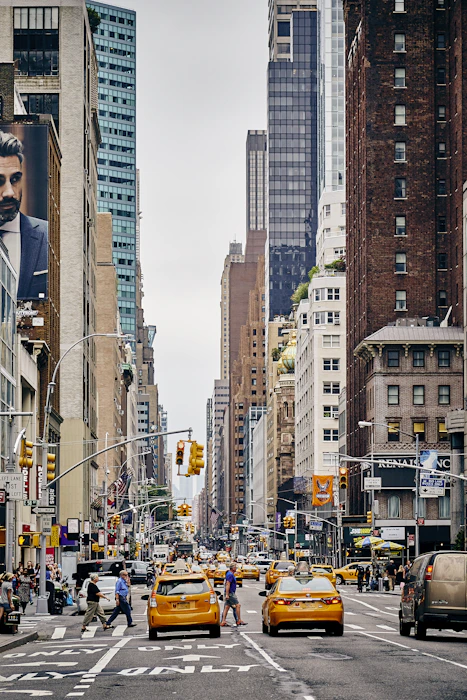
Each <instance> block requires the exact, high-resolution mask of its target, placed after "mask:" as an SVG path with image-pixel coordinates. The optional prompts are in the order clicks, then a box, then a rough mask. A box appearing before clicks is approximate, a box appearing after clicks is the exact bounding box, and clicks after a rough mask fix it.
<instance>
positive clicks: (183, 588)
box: [157, 578, 209, 595]
mask: <svg viewBox="0 0 467 700" xmlns="http://www.w3.org/2000/svg"><path fill="white" fill-rule="evenodd" d="M206 591H209V586H208V584H207V581H206V580H205V579H201V578H200V579H191V581H186V580H183V579H182V580H180V579H176V578H174V579H173V580H171V581H160V582H159V586H158V587H157V595H196V594H197V593H206Z"/></svg>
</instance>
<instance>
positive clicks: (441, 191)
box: [438, 180, 447, 197]
mask: <svg viewBox="0 0 467 700" xmlns="http://www.w3.org/2000/svg"><path fill="white" fill-rule="evenodd" d="M446 194H447V191H446V180H438V195H440V196H441V197H445V196H446Z"/></svg>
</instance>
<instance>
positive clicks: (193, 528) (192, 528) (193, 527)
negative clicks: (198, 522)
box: [190, 523, 195, 535]
mask: <svg viewBox="0 0 467 700" xmlns="http://www.w3.org/2000/svg"><path fill="white" fill-rule="evenodd" d="M190 532H191V534H192V535H193V534H194V532H195V526H194V525H193V523H191V525H190Z"/></svg>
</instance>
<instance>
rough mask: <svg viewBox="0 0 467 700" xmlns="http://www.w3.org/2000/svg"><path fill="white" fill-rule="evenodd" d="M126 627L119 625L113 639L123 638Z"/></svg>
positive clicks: (113, 633)
mask: <svg viewBox="0 0 467 700" xmlns="http://www.w3.org/2000/svg"><path fill="white" fill-rule="evenodd" d="M125 630H126V625H117V626H116V628H115V629H114V630H113V631H112V637H123V635H124V634H125Z"/></svg>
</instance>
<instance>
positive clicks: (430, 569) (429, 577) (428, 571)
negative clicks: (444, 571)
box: [425, 564, 433, 581]
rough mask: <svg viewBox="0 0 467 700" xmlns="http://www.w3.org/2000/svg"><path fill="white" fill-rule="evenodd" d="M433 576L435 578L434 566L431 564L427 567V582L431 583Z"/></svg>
mask: <svg viewBox="0 0 467 700" xmlns="http://www.w3.org/2000/svg"><path fill="white" fill-rule="evenodd" d="M432 576H433V566H432V564H429V565H428V566H427V567H426V571H425V581H431V577H432Z"/></svg>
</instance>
